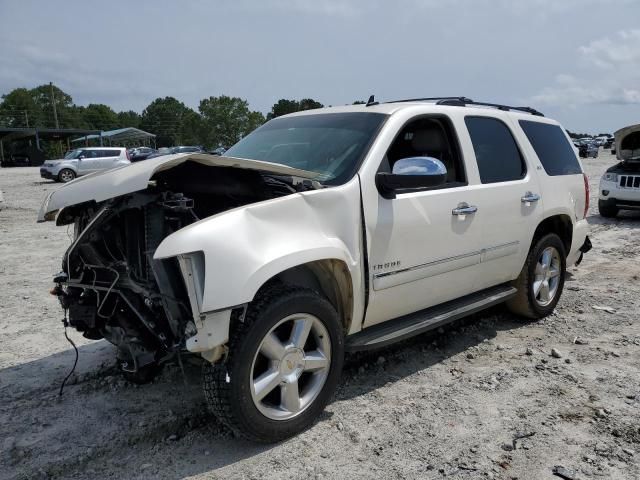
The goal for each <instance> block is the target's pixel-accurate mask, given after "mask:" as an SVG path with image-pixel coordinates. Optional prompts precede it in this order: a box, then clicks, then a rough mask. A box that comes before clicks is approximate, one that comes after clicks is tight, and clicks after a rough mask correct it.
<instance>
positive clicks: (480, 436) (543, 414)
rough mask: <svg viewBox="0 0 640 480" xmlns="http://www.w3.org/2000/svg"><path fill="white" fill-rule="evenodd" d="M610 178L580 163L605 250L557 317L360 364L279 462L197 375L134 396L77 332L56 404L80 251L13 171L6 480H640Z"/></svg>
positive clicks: (444, 332)
mask: <svg viewBox="0 0 640 480" xmlns="http://www.w3.org/2000/svg"><path fill="white" fill-rule="evenodd" d="M613 162H614V159H613V158H612V157H611V156H610V155H607V154H601V156H600V157H599V158H598V159H589V160H587V161H586V162H585V163H586V168H587V170H588V174H589V177H590V180H591V187H592V190H591V191H592V207H591V211H590V216H589V221H590V223H591V225H592V234H591V237H592V240H593V244H594V249H593V250H592V251H591V252H590V253H589V254H588V255H587V256H586V257H585V260H584V262H583V264H582V265H580V267H578V268H572V269H571V270H570V276H569V278H568V281H567V283H566V286H565V292H564V294H563V297H562V299H561V301H560V303H559V305H558V307H557V309H556V311H555V312H554V314H553V315H551V316H550V317H548V318H546V319H545V320H543V321H540V322H537V323H525V322H521V321H519V320H518V319H517V318H515V317H514V316H512V315H510V314H509V313H507V312H506V311H505V310H504V309H503V308H496V309H494V310H491V311H488V312H485V313H483V314H481V315H477V316H475V317H472V318H468V319H465V320H463V321H461V322H457V323H454V324H452V325H451V326H449V327H448V328H446V329H440V330H439V331H438V332H434V333H432V334H428V335H423V336H420V337H417V338H415V339H413V340H411V341H408V342H405V343H402V344H399V345H397V346H394V347H393V348H387V349H384V350H382V351H377V352H371V353H368V354H366V355H357V356H350V357H348V359H347V366H346V368H345V372H344V375H343V379H342V382H341V385H340V387H339V390H338V393H337V395H336V398H335V400H334V401H333V402H332V403H331V404H330V405H329V406H328V408H327V410H326V412H325V413H324V415H323V416H322V417H321V418H320V420H319V421H318V422H317V423H316V424H315V425H314V426H313V427H312V428H311V429H310V430H308V431H306V432H305V433H303V434H301V435H299V436H297V437H296V438H293V439H290V440H288V441H285V442H282V443H280V444H277V445H271V446H264V445H255V444H251V443H248V442H245V441H240V440H237V439H234V438H233V436H232V435H231V434H230V433H229V431H227V430H226V429H225V428H224V427H222V426H221V425H220V424H219V423H217V422H216V421H215V419H212V418H211V417H210V416H209V415H208V414H207V413H206V408H205V405H204V399H203V394H202V391H201V388H200V380H199V371H200V369H199V366H198V365H185V375H184V376H183V375H182V373H181V371H180V369H178V368H177V367H172V366H168V367H167V368H166V369H165V370H164V372H163V374H162V375H161V376H160V377H159V378H158V379H156V381H155V382H154V383H153V384H149V385H145V386H132V385H129V384H127V383H125V382H124V381H123V380H122V379H121V378H120V377H119V376H118V375H117V373H116V372H115V370H114V368H113V355H114V351H113V348H112V347H111V346H110V345H109V344H108V343H106V342H104V341H98V342H92V341H88V340H85V339H83V338H82V337H81V336H80V334H78V333H77V332H70V333H69V334H70V336H71V338H72V339H73V340H74V341H75V342H76V343H77V344H78V346H79V350H80V361H79V363H78V368H77V370H76V374H75V375H74V376H73V377H72V379H71V385H69V386H68V387H67V388H66V389H65V392H64V395H63V396H62V398H58V389H59V386H60V383H61V381H62V379H63V378H64V376H65V375H66V373H67V372H68V370H69V369H70V367H71V365H72V364H73V359H74V353H73V350H72V349H70V346H69V344H68V343H67V341H66V340H65V338H64V335H63V327H62V324H61V322H60V320H61V318H62V312H61V310H60V308H59V306H58V305H57V301H56V300H55V298H54V297H52V296H50V295H48V293H47V292H48V290H49V289H50V288H51V286H52V285H51V276H52V274H54V273H56V272H57V271H59V269H60V258H61V255H62V253H63V251H64V250H65V249H66V247H67V245H68V243H69V237H68V235H67V232H66V229H65V228H57V227H55V226H54V225H53V224H52V223H46V224H36V223H35V219H36V213H37V209H38V208H39V205H40V202H41V200H42V197H43V196H44V194H45V192H47V191H50V190H52V189H54V188H56V186H55V184H53V183H50V182H44V181H41V179H40V178H39V176H38V170H37V169H35V168H14V169H3V170H0V189H1V190H3V191H4V193H5V204H6V205H5V208H4V210H2V211H0V285H2V287H3V288H2V291H1V292H0V335H1V336H0V437H1V438H0V440H1V441H2V444H1V445H0V448H1V451H0V479H2V480H4V479H33V478H131V479H137V478H140V479H142V478H160V479H169V478H192V479H205V478H206V479H215V478H220V479H222V478H224V479H236V478H238V479H240V478H242V479H245V478H249V479H252V478H256V479H258V478H260V479H262V478H266V479H270V478H274V479H275V478H285V477H286V478H305V479H307V478H350V479H354V478H363V479H364V478H372V477H377V478H385V479H396V478H398V479H400V478H421V479H432V478H433V479H439V478H443V477H447V478H454V479H476V478H496V479H515V478H518V479H547V478H558V477H553V476H552V469H553V467H554V466H558V465H561V466H564V467H565V468H567V469H569V470H572V471H573V473H572V475H573V478H576V479H577V478H583V479H584V478H606V479H637V478H640V325H639V323H638V311H639V307H640V281H639V276H640V242H639V241H638V240H639V239H640V235H639V234H638V230H640V214H638V213H634V214H629V213H627V214H623V215H621V218H619V219H615V220H605V219H603V218H601V217H599V216H598V214H597V208H595V204H596V202H597V197H596V192H597V184H598V179H599V177H600V175H601V173H602V172H603V171H604V169H605V168H606V166H608V165H611V164H612V163H613ZM595 307H611V310H609V311H605V310H602V309H600V308H595ZM552 349H556V351H555V352H554V354H552ZM518 437H522V438H519V439H518Z"/></svg>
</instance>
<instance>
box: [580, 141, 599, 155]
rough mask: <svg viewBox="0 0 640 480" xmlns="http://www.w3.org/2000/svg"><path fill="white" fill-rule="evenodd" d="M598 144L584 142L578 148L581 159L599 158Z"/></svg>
mask: <svg viewBox="0 0 640 480" xmlns="http://www.w3.org/2000/svg"><path fill="white" fill-rule="evenodd" d="M598 148H599V147H598V144H597V143H596V142H584V143H582V144H581V145H580V147H578V152H579V155H580V158H588V157H592V158H598Z"/></svg>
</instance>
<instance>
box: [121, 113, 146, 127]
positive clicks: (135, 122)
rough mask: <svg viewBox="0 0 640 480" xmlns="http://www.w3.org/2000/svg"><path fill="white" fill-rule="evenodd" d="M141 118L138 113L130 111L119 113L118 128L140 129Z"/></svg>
mask: <svg viewBox="0 0 640 480" xmlns="http://www.w3.org/2000/svg"><path fill="white" fill-rule="evenodd" d="M140 121H141V117H140V114H139V113H138V112H134V111H133V110H128V111H126V112H118V127H119V128H126V127H133V128H140Z"/></svg>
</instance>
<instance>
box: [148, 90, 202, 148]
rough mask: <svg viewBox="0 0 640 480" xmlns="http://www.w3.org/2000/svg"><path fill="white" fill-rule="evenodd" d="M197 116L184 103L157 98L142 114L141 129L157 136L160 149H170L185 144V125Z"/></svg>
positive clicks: (168, 98)
mask: <svg viewBox="0 0 640 480" xmlns="http://www.w3.org/2000/svg"><path fill="white" fill-rule="evenodd" d="M193 114H195V115H197V113H196V112H194V111H193V110H192V109H190V108H189V107H187V106H186V105H185V104H184V103H182V102H180V101H178V100H176V99H175V98H173V97H165V98H156V99H155V100H154V101H153V102H151V103H150V104H149V105H148V106H147V108H145V109H144V111H143V112H142V117H141V119H140V128H141V129H142V130H145V131H147V132H149V133H153V134H155V135H156V145H157V146H158V147H170V146H173V145H180V144H185V143H186V140H191V138H185V139H184V140H183V135H185V133H186V132H185V127H184V125H185V123H189V122H190V121H191V119H192V118H193V117H192V115H193Z"/></svg>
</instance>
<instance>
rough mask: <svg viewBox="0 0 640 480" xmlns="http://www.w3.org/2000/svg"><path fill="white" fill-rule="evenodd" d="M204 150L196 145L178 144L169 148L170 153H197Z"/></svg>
mask: <svg viewBox="0 0 640 480" xmlns="http://www.w3.org/2000/svg"><path fill="white" fill-rule="evenodd" d="M199 152H204V148H202V147H197V146H182V145H181V146H178V147H173V148H172V149H171V153H199Z"/></svg>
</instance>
